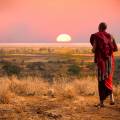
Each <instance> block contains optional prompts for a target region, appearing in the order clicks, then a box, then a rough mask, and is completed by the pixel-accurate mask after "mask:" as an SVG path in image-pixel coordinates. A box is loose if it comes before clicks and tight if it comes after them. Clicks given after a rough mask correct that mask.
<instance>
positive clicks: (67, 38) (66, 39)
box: [56, 34, 72, 42]
mask: <svg viewBox="0 0 120 120" xmlns="http://www.w3.org/2000/svg"><path fill="white" fill-rule="evenodd" d="M71 40H72V38H71V36H70V35H68V34H60V35H58V36H57V39H56V41H57V42H70V41H71Z"/></svg>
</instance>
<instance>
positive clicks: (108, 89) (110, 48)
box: [90, 22, 118, 107]
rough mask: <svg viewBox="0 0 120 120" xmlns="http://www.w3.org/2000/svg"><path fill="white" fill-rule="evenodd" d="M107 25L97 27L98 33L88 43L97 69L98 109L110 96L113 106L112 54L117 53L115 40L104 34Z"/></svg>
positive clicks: (101, 24) (102, 24)
mask: <svg viewBox="0 0 120 120" xmlns="http://www.w3.org/2000/svg"><path fill="white" fill-rule="evenodd" d="M106 29H107V25H106V23H104V22H102V23H100V24H99V26H98V30H99V32H97V33H95V34H92V35H91V37H90V43H91V45H92V47H93V48H92V51H93V53H94V55H95V57H94V60H95V63H96V64H97V68H98V91H99V98H100V103H99V104H98V105H97V106H99V107H104V100H105V99H106V97H107V96H110V104H111V105H114V97H113V93H112V89H113V87H112V77H113V72H114V56H113V52H115V51H117V50H118V48H117V45H116V43H115V39H114V38H113V37H112V35H110V34H109V33H107V32H106Z"/></svg>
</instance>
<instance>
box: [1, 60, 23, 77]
mask: <svg viewBox="0 0 120 120" xmlns="http://www.w3.org/2000/svg"><path fill="white" fill-rule="evenodd" d="M2 69H3V70H4V72H5V74H7V75H8V76H12V75H16V76H18V75H19V74H20V72H21V68H20V66H19V65H16V64H13V63H10V62H9V63H4V65H3V67H2Z"/></svg>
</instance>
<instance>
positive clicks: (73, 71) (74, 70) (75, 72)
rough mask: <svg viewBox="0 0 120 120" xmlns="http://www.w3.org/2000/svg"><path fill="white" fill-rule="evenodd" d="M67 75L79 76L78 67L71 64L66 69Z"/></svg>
mask: <svg viewBox="0 0 120 120" xmlns="http://www.w3.org/2000/svg"><path fill="white" fill-rule="evenodd" d="M68 73H69V74H70V75H79V74H80V67H79V66H78V65H77V64H72V65H70V66H69V68H68Z"/></svg>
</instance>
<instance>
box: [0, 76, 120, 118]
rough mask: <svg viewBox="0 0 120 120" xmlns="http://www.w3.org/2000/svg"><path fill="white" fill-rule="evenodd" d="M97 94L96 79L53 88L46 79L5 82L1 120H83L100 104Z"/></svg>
mask: <svg viewBox="0 0 120 120" xmlns="http://www.w3.org/2000/svg"><path fill="white" fill-rule="evenodd" d="M96 94H97V80H96V78H90V77H88V78H86V79H81V80H78V79H76V80H73V81H72V82H66V81H64V82H63V81H62V82H60V81H55V82H54V83H53V84H49V83H48V82H45V81H44V80H42V79H34V80H33V79H31V78H29V79H26V80H21V81H20V80H18V79H17V78H15V77H13V78H12V79H11V80H9V79H8V78H1V79H0V119H4V118H6V120H10V119H11V120H17V119H22V120H28V119H32V120H43V119H45V120H50V119H52V120H54V119H60V120H76V119H81V117H80V115H79V114H81V113H82V112H83V111H86V108H87V107H88V106H89V105H91V104H94V103H96V102H97V101H96V100H97V98H96ZM114 94H115V96H116V97H118V96H120V86H117V87H114ZM97 96H98V95H97ZM71 116H73V118H71Z"/></svg>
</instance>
